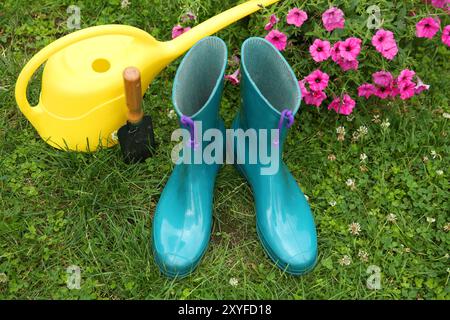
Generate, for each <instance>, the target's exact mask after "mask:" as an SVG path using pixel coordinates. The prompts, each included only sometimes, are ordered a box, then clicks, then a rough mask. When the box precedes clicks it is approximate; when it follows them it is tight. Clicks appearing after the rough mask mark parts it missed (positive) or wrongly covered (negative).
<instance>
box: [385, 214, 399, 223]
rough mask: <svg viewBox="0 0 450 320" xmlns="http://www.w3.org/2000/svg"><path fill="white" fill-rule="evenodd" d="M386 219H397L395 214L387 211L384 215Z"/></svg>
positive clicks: (391, 220)
mask: <svg viewBox="0 0 450 320" xmlns="http://www.w3.org/2000/svg"><path fill="white" fill-rule="evenodd" d="M386 220H387V221H389V222H395V221H397V216H396V215H395V214H393V213H389V214H388V215H387V217H386Z"/></svg>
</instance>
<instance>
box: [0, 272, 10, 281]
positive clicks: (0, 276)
mask: <svg viewBox="0 0 450 320" xmlns="http://www.w3.org/2000/svg"><path fill="white" fill-rule="evenodd" d="M6 282H8V276H7V275H6V273H4V272H1V273H0V283H6Z"/></svg>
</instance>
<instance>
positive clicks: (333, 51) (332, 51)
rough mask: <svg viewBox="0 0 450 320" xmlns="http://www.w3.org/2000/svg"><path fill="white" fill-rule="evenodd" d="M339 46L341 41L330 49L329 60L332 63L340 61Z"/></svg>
mask: <svg viewBox="0 0 450 320" xmlns="http://www.w3.org/2000/svg"><path fill="white" fill-rule="evenodd" d="M341 44H342V41H338V42H336V43H335V44H334V45H333V47H331V49H330V55H331V59H332V60H333V61H334V62H338V60H339V59H341Z"/></svg>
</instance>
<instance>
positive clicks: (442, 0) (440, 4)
mask: <svg viewBox="0 0 450 320" xmlns="http://www.w3.org/2000/svg"><path fill="white" fill-rule="evenodd" d="M449 4H450V1H449V0H431V5H432V6H433V7H435V8H440V9H443V8H444V7H445V6H446V5H449Z"/></svg>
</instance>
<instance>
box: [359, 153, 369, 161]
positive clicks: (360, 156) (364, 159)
mask: <svg viewBox="0 0 450 320" xmlns="http://www.w3.org/2000/svg"><path fill="white" fill-rule="evenodd" d="M359 160H361V161H362V162H365V161H366V160H367V155H366V154H365V153H361V154H360V155H359Z"/></svg>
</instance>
